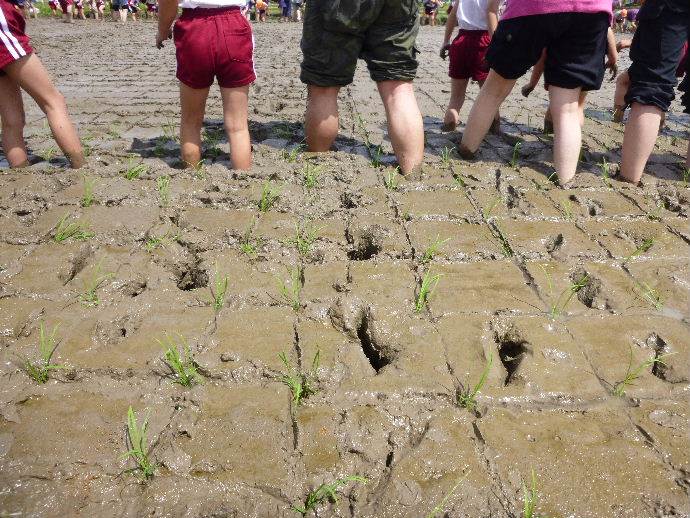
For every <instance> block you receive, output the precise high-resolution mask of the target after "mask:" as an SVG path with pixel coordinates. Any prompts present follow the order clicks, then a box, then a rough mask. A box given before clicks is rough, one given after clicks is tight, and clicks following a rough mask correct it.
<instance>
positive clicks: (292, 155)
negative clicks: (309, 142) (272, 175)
mask: <svg viewBox="0 0 690 518" xmlns="http://www.w3.org/2000/svg"><path fill="white" fill-rule="evenodd" d="M305 149H306V146H305V145H304V144H297V145H296V146H292V148H290V150H289V151H288V149H287V148H284V149H283V151H282V155H283V160H285V161H286V162H288V163H290V164H292V163H294V162H296V161H297V158H298V157H299V155H300V153H302V152H303V151H304V150H305Z"/></svg>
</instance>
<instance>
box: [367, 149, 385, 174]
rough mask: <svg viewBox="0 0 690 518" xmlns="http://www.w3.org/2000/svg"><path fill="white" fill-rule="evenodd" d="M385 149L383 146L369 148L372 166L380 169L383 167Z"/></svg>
mask: <svg viewBox="0 0 690 518" xmlns="http://www.w3.org/2000/svg"><path fill="white" fill-rule="evenodd" d="M383 155H384V152H383V147H382V146H381V144H379V145H377V146H373V147H370V148H369V156H370V157H371V165H372V166H373V167H375V168H376V169H378V168H379V167H381V166H382V165H383V160H382V158H383Z"/></svg>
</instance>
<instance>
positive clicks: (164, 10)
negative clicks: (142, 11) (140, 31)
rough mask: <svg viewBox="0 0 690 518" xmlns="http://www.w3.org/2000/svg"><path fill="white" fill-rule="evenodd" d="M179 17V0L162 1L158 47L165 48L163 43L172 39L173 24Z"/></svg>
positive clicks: (159, 12)
mask: <svg viewBox="0 0 690 518" xmlns="http://www.w3.org/2000/svg"><path fill="white" fill-rule="evenodd" d="M176 17H177V0H160V1H159V3H158V34H157V35H156V47H158V48H159V49H162V48H163V42H164V41H165V40H169V39H170V38H172V24H173V22H174V21H175V18H176Z"/></svg>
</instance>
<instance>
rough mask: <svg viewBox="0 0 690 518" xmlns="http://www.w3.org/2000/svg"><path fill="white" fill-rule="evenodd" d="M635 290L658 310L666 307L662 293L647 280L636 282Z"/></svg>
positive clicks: (639, 296)
mask: <svg viewBox="0 0 690 518" xmlns="http://www.w3.org/2000/svg"><path fill="white" fill-rule="evenodd" d="M633 292H634V293H635V295H636V296H637V297H638V298H640V299H641V300H642V301H643V302H646V303H647V304H649V305H650V306H652V307H653V308H654V309H656V310H657V311H661V310H662V309H664V301H663V300H662V298H661V294H660V293H659V292H658V291H657V290H655V289H654V288H652V287H651V286H650V285H649V284H647V283H646V282H642V283H639V282H638V283H635V288H633Z"/></svg>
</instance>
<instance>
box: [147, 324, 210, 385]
mask: <svg viewBox="0 0 690 518" xmlns="http://www.w3.org/2000/svg"><path fill="white" fill-rule="evenodd" d="M178 341H179V342H180V343H179V344H178V343H177V342H176V341H175V340H173V339H172V338H170V337H169V336H168V335H167V334H166V335H165V338H163V340H157V342H158V343H159V344H160V345H161V347H163V350H164V354H165V359H164V360H163V363H165V365H167V367H168V368H169V369H170V378H171V379H172V381H173V383H177V384H178V385H182V386H183V387H191V386H192V385H193V384H194V383H198V382H200V381H201V375H200V374H199V373H198V371H197V365H196V362H195V361H194V357H193V356H192V353H191V351H190V350H189V345H188V344H187V341H186V340H185V339H184V338H182V336H180V335H178ZM180 349H181V352H180Z"/></svg>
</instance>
